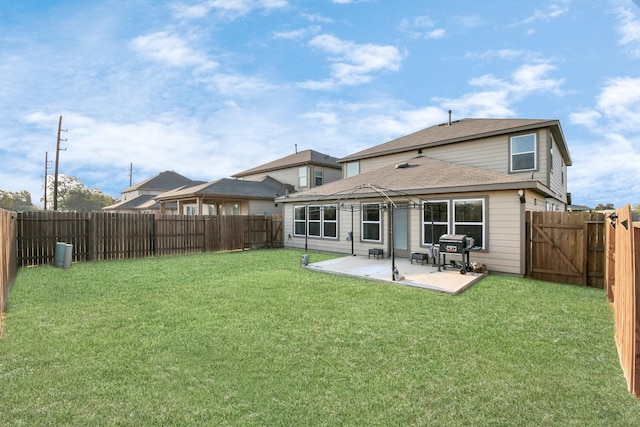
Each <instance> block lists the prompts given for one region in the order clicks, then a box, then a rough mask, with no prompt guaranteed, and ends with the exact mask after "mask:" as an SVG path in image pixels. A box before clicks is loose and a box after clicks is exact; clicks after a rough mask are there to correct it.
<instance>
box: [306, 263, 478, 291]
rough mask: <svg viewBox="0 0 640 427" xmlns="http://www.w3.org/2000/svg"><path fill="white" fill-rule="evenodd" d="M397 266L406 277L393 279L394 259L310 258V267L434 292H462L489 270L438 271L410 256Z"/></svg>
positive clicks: (435, 267) (400, 274) (308, 266)
mask: <svg viewBox="0 0 640 427" xmlns="http://www.w3.org/2000/svg"><path fill="white" fill-rule="evenodd" d="M395 266H396V268H397V269H398V273H399V276H403V277H404V278H403V279H402V280H395V281H394V280H393V274H392V270H391V259H390V258H384V259H376V258H368V257H365V256H359V255H349V256H345V257H341V258H334V259H330V260H327V261H320V262H313V258H312V256H310V257H309V264H308V265H307V266H306V268H307V269H309V270H314V271H319V272H323V273H331V274H340V275H344V276H353V277H360V278H363V279H369V280H378V281H382V282H390V283H395V284H398V285H405V286H413V287H417V288H423V289H429V290H432V291H439V292H445V293H448V294H453V295H455V294H459V293H460V292H462V291H464V290H465V289H467V288H469V287H470V286H472V285H473V284H474V283H476V282H478V281H479V280H481V279H482V278H483V277H485V276H486V275H487V273H486V272H485V273H467V274H460V269H459V268H447V269H444V270H442V271H438V266H437V265H435V266H433V265H432V264H427V263H425V264H424V265H422V264H420V263H419V262H418V263H416V262H414V263H411V261H410V260H409V259H406V258H396V260H395Z"/></svg>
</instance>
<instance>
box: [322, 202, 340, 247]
mask: <svg viewBox="0 0 640 427" xmlns="http://www.w3.org/2000/svg"><path fill="white" fill-rule="evenodd" d="M322 237H328V238H333V239H335V238H337V237H338V210H337V209H336V207H335V206H325V207H324V210H323V214H322Z"/></svg>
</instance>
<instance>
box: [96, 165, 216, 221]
mask: <svg viewBox="0 0 640 427" xmlns="http://www.w3.org/2000/svg"><path fill="white" fill-rule="evenodd" d="M201 183H203V181H194V180H192V179H189V178H187V177H185V176H182V175H180V174H179V173H176V172H173V171H164V172H161V173H159V174H158V175H155V176H153V177H151V178H149V179H146V180H144V181H142V182H140V183H138V184H136V185H133V186H131V187H129V188H127V189H125V190H123V191H122V192H121V193H120V194H121V196H122V197H121V199H120V201H118V202H117V203H114V204H113V205H110V206H106V207H104V208H103V210H105V211H111V212H127V213H160V204H159V203H158V202H156V201H155V200H154V199H153V198H154V197H155V196H157V195H159V194H162V193H165V192H167V191H169V190H174V189H176V188H180V187H184V186H193V185H197V184H201ZM175 209H176V205H175V204H173V205H169V206H165V210H166V211H167V212H168V213H172V211H173V210H175Z"/></svg>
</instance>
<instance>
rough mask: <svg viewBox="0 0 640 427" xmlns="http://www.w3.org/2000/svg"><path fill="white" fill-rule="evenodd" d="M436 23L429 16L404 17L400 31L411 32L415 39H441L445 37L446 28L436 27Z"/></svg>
mask: <svg viewBox="0 0 640 427" xmlns="http://www.w3.org/2000/svg"><path fill="white" fill-rule="evenodd" d="M435 26H436V25H435V23H434V22H433V20H432V19H431V18H430V17H428V16H416V17H414V18H413V19H403V20H402V22H400V31H402V32H404V33H407V34H409V36H411V37H412V38H414V39H426V40H431V39H439V38H442V37H444V35H445V30H444V29H442V28H435Z"/></svg>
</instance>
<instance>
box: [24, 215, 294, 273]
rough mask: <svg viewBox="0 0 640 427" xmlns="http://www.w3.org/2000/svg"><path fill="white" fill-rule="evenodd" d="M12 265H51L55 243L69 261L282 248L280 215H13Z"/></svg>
mask: <svg viewBox="0 0 640 427" xmlns="http://www.w3.org/2000/svg"><path fill="white" fill-rule="evenodd" d="M16 240H17V250H16V253H17V264H18V265H19V266H26V265H39V264H50V263H52V262H53V259H54V254H55V246H56V243H57V242H65V243H70V244H72V245H73V261H76V262H77V261H92V260H108V259H124V258H141V257H148V256H155V255H174V254H183V253H191V252H203V251H222V250H235V249H247V248H263V247H266V248H271V247H282V242H283V239H282V219H281V218H280V217H275V216H273V217H271V216H176V215H153V214H125V213H103V212H90V213H80V212H78V213H76V212H53V211H47V212H43V211H35V212H23V213H19V214H17V236H16Z"/></svg>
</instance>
